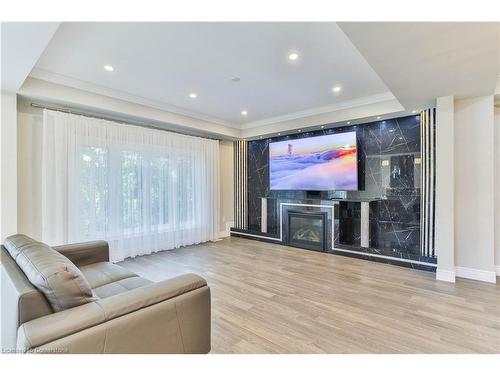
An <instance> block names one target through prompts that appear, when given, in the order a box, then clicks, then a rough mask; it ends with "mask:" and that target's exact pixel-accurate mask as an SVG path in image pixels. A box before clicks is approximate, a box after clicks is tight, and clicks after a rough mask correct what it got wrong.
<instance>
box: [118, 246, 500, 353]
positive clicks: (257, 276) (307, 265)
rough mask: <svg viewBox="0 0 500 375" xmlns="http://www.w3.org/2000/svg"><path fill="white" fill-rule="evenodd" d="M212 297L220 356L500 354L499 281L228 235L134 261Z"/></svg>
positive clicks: (142, 271)
mask: <svg viewBox="0 0 500 375" xmlns="http://www.w3.org/2000/svg"><path fill="white" fill-rule="evenodd" d="M121 265H122V266H124V267H126V268H128V269H130V270H131V271H133V272H136V273H137V274H139V275H141V276H143V277H146V278H148V279H150V280H153V281H160V280H164V279H168V278H171V277H175V276H178V275H181V274H183V273H187V272H193V273H197V274H199V275H201V276H203V277H204V278H206V279H207V281H208V284H209V286H210V288H211V292H212V353H500V282H499V283H497V284H496V285H495V284H487V283H481V282H476V281H472V280H463V279H458V280H457V282H456V283H455V284H450V283H445V282H440V281H436V280H435V275H434V274H433V273H429V272H424V271H418V270H412V269H408V268H403V267H397V266H392V265H387V264H381V263H375V262H369V261H366V260H361V259H355V258H349V257H343V256H336V255H331V254H324V253H318V252H312V251H307V250H301V249H296V248H292V247H286V246H281V245H276V244H268V243H263V242H258V241H251V240H247V239H242V238H234V237H233V238H226V239H224V240H222V241H218V242H213V243H205V244H200V245H196V246H190V247H185V248H180V249H176V250H171V251H163V252H160V253H156V254H152V255H146V256H141V257H137V258H134V259H127V260H125V261H123V262H121Z"/></svg>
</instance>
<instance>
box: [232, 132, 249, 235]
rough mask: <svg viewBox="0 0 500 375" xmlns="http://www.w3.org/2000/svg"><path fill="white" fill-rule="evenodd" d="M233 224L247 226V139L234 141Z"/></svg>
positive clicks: (241, 227) (244, 227) (241, 226)
mask: <svg viewBox="0 0 500 375" xmlns="http://www.w3.org/2000/svg"><path fill="white" fill-rule="evenodd" d="M233 149H234V225H235V227H236V228H240V229H247V227H248V211H247V210H248V208H247V207H248V197H247V191H248V185H247V184H248V178H247V175H248V171H247V165H248V162H247V141H235V142H234V147H233Z"/></svg>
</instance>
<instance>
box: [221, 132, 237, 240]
mask: <svg viewBox="0 0 500 375" xmlns="http://www.w3.org/2000/svg"><path fill="white" fill-rule="evenodd" d="M219 154H220V215H219V218H220V219H219V220H220V232H221V236H224V237H227V236H229V227H232V226H234V168H233V163H234V158H233V142H222V141H221V142H220V143H219Z"/></svg>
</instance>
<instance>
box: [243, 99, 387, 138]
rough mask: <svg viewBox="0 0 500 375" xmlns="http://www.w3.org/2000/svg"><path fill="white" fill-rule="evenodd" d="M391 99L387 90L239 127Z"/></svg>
mask: <svg viewBox="0 0 500 375" xmlns="http://www.w3.org/2000/svg"><path fill="white" fill-rule="evenodd" d="M393 99H395V97H394V95H393V94H392V93H391V92H390V91H387V92H384V93H380V94H375V95H369V96H364V97H361V98H357V99H352V100H345V101H342V102H339V103H335V104H332V105H327V106H323V107H317V108H310V109H306V110H303V111H298V112H292V113H288V114H286V115H282V116H275V117H269V118H267V119H263V120H259V121H253V122H247V123H245V124H242V125H241V129H251V128H257V127H259V126H265V125H271V124H275V123H277V122H283V121H290V120H296V119H298V118H303V117H309V116H315V115H321V114H324V113H329V112H334V111H339V110H342V109H349V108H355V107H359V106H362V105H368V104H376V103H380V102H384V101H387V100H393Z"/></svg>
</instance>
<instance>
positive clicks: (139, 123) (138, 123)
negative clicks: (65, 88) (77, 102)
mask: <svg viewBox="0 0 500 375" xmlns="http://www.w3.org/2000/svg"><path fill="white" fill-rule="evenodd" d="M30 105H31V107H33V108H41V109H48V110H51V111H57V112H63V113H69V114H71V115H78V116H84V117H90V118H95V119H99V120H106V121H113V122H119V123H122V124H125V125H134V126H140V127H143V128H149V129H154V130H162V131H165V132H171V133H176V134H181V135H187V136H190V137H198V138H206V139H212V140H215V141H220V140H221V138H213V137H205V136H200V135H191V134H186V133H183V132H180V131H177V130H172V129H165V128H162V127H159V126H154V125H150V124H147V123H145V122H142V121H134V120H132V121H130V120H126V121H125V120H122V119H120V118H119V117H113V116H106V115H95V114H91V113H88V112H83V111H78V110H76V111H75V110H73V109H69V108H63V107H53V106H50V105H44V104H38V103H31V104H30Z"/></svg>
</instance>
